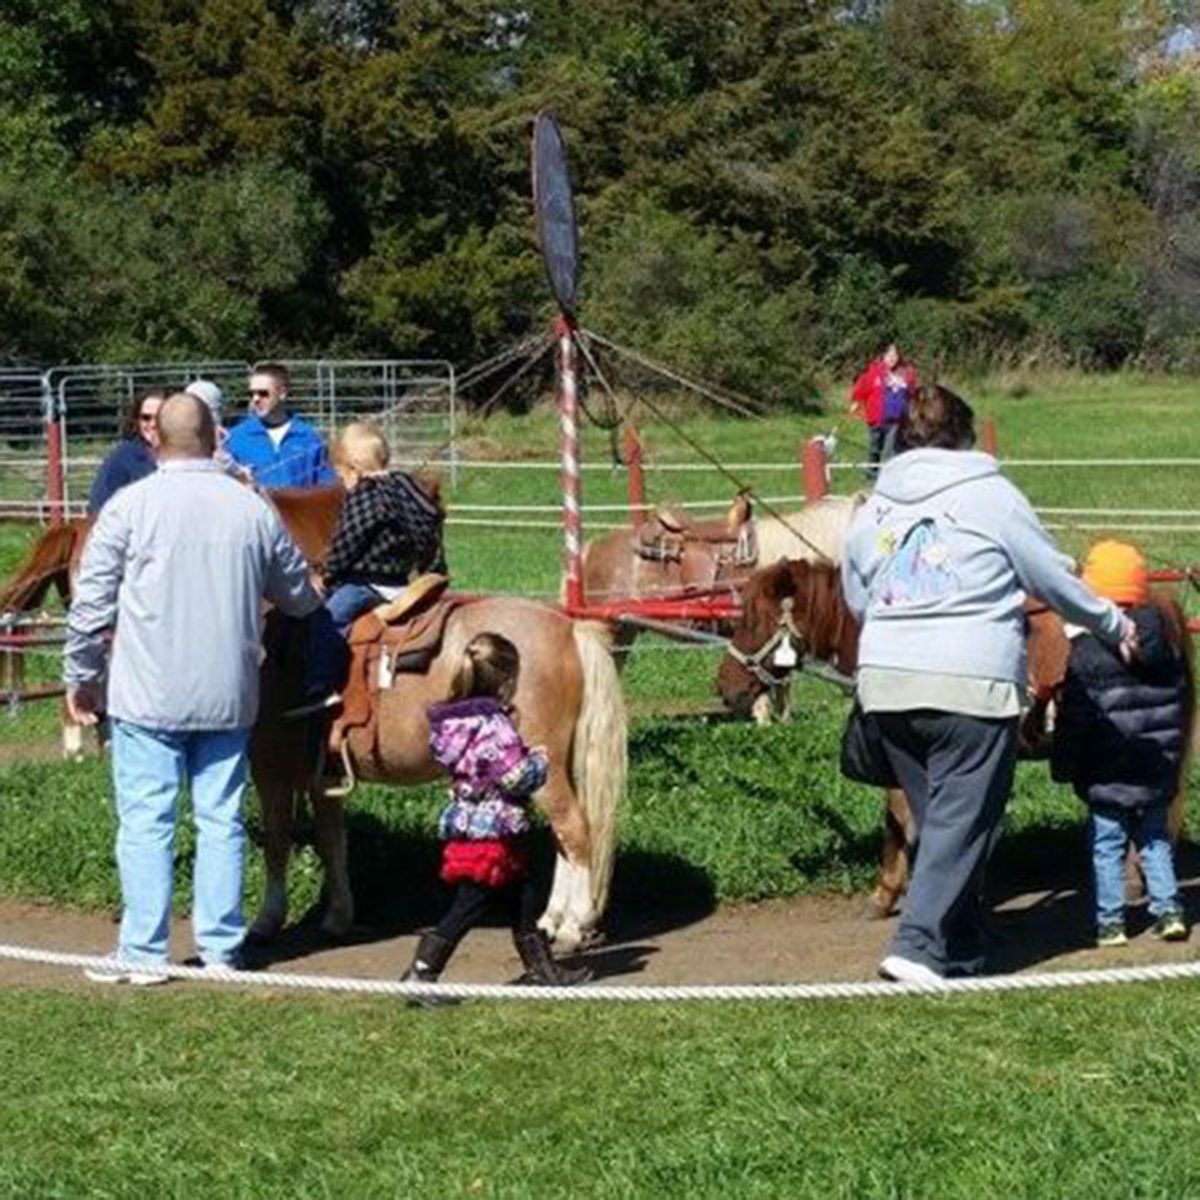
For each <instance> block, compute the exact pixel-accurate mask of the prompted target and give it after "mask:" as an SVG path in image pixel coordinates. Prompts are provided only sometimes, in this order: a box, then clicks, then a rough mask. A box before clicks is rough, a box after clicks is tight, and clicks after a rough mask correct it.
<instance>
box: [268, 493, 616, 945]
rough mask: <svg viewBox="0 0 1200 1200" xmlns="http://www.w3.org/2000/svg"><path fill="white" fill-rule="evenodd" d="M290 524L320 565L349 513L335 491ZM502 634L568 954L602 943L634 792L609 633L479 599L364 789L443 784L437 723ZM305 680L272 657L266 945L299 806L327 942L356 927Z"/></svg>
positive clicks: (381, 723) (309, 499)
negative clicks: (515, 677)
mask: <svg viewBox="0 0 1200 1200" xmlns="http://www.w3.org/2000/svg"><path fill="white" fill-rule="evenodd" d="M270 498H271V500H272V501H273V502H274V503H275V506H276V508H277V509H278V511H279V514H280V516H281V517H282V519H283V521H284V523H285V524H286V525H287V527H288V529H289V531H290V532H291V533H292V536H293V537H294V538H295V539H296V542H297V544H298V545H299V546H300V548H301V550H302V551H303V552H304V554H305V556H306V557H307V558H308V559H309V561H310V562H312V563H314V564H315V563H318V562H320V561H321V559H322V558H323V557H324V555H325V551H326V549H327V547H328V544H329V539H330V537H331V536H332V534H333V529H334V525H335V524H336V521H337V515H338V512H339V511H340V505H341V491H340V489H337V488H324V489H311V490H306V491H291V490H280V491H276V492H272V493H270ZM483 632H490V633H499V634H502V635H503V636H504V637H507V638H508V639H509V640H510V641H512V642H513V644H514V645H515V646H516V647H517V649H518V651H519V652H520V655H521V674H520V681H519V683H518V686H517V695H516V700H515V703H516V709H517V712H518V713H519V714H520V725H521V733H522V736H523V737H524V738H525V739H526V740H527V741H528V742H529V743H530V744H531V745H541V746H544V747H545V749H546V753H547V756H548V758H549V764H550V771H549V777H548V779H547V781H546V786H545V787H544V788H543V789H542V790H541V791H540V792H539V793H538V795H537V797H536V801H537V803H538V805H539V807H540V808H541V809H542V810H543V811H544V812H545V813H546V816H547V817H548V819H549V822H550V827H551V829H552V830H553V831H554V835H555V838H556V840H557V842H558V847H559V859H558V863H557V869H556V871H555V879H554V886H553V889H552V891H551V895H550V903H549V905H548V907H547V909H546V912H545V915H544V916H543V917H542V920H541V925H542V928H543V929H545V931H546V933H547V934H549V935H550V937H551V938H553V940H554V942H555V944H556V946H558V947H559V948H561V949H564V950H572V949H575V948H577V947H578V946H579V945H580V944H581V943H582V942H583V941H584V939H585V938H586V937H587V935H588V934H589V933H590V932H592V931H593V930H594V929H595V926H596V924H597V922H598V920H599V918H600V916H601V915H602V913H603V911H604V908H605V905H606V904H607V901H608V887H609V882H610V878H611V874H612V856H613V842H614V838H615V833H616V809H617V804H618V802H619V801H620V798H621V796H622V795H623V794H624V790H625V774H626V721H625V708H624V702H623V700H622V696H621V685H620V679H619V677H618V675H617V670H616V666H615V665H614V662H613V658H612V655H611V654H610V652H609V635H608V633H607V631H606V630H605V629H604V628H603V627H602V626H600V625H597V624H594V623H585V622H573V621H571V620H570V619H569V618H568V617H566V616H564V615H563V614H562V613H560V612H558V611H557V610H555V609H552V608H548V607H546V606H545V605H542V604H537V603H535V602H533V601H530V600H523V599H519V598H516V597H512V598H510V597H503V596H491V597H484V598H480V599H472V600H470V601H468V602H466V603H464V604H462V605H461V606H459V607H457V608H455V609H454V610H453V611H452V612H451V614H450V616H449V618H448V620H447V622H446V626H445V632H444V634H443V637H442V642H441V645H440V647H439V650H438V653H437V655H436V657H435V658H434V660H433V662H432V664H431V665H430V667H429V669H428V671H427V672H425V673H423V674H404V673H402V674H398V675H396V676H395V679H394V682H393V684H392V686H391V687H389V688H384V689H381V690H380V692H379V695H378V703H379V706H380V707H379V716H378V751H377V753H375V754H364V755H363V756H361V758H360V757H359V756H357V755H355V753H354V748H355V734H354V733H351V735H350V748H351V754H352V757H353V758H354V759H355V762H354V766H355V773H356V775H357V776H358V777H359V778H363V779H374V780H377V781H379V782H384V783H398V784H415V783H427V782H429V781H431V780H434V779H437V778H438V777H439V775H440V774H441V772H440V771H439V769H438V767H437V765H436V764H435V763H434V761H433V758H432V757H431V755H430V752H429V724H428V721H427V719H426V716H425V712H426V709H427V708H428V707H429V705H430V704H432V703H433V702H435V701H438V700H444V699H445V698H446V696H447V695H448V694H449V691H450V679H451V676H452V674H453V672H454V670H455V668H456V667H457V665H458V663H459V662H460V660H461V657H462V653H463V650H464V648H465V647H466V644H467V642H469V641H470V640H471V638H472V637H474V636H475V634H477V633H483ZM296 683H297V681H296V679H295V678H294V670H292V669H289V666H288V664H287V663H286V662H285V661H283V660H280V659H277V658H276V657H275V656H272V655H269V656H268V658H267V661H266V662H265V663H264V666H263V689H262V701H261V706H260V711H259V719H258V723H257V725H256V726H255V730H254V738H253V742H252V745H251V769H252V771H253V775H254V783H255V787H256V788H257V790H258V794H259V803H260V806H261V811H262V820H263V834H264V838H265V853H266V862H267V890H266V895H265V897H264V899H263V905H262V908H261V910H260V912H259V914H258V916H257V918H256V920H255V922H254V924H253V926H252V930H253V932H254V934H255V935H256V936H258V937H260V938H270V937H273V936H274V935H275V934H277V933H278V932H279V930H280V929H282V927H283V924H284V922H285V920H286V916H287V889H286V871H287V862H288V856H289V852H290V848H291V820H292V814H293V812H294V810H295V805H296V801H297V800H298V799H303V798H305V797H307V798H308V800H309V802H310V803H311V804H312V807H313V815H314V823H315V827H316V835H317V851H318V853H319V855H320V856H321V859H322V862H323V864H324V867H325V871H326V890H327V894H328V906H327V908H326V912H325V915H324V918H323V926H324V928H325V930H326V931H327V932H329V933H331V934H334V935H337V936H341V935H344V934H345V933H347V932H348V931H349V928H350V925H351V923H352V921H353V913H354V907H353V898H352V896H351V894H350V882H349V876H348V874H347V870H346V838H345V816H344V808H343V803H342V800H341V798H340V797H337V796H330V795H327V794H326V793H325V791H324V789H322V788H321V787H320V786H319V784H317V783H315V782H314V780H313V778H312V770H311V767H310V766H309V764H308V763H307V762H306V761H305V758H304V756H303V755H300V754H297V753H296V744H297V733H298V730H297V725H296V723H295V722H289V721H286V720H284V719H283V717H282V713H283V712H284V711H285V710H286V709H287V708H288V707H289V706H290V705H292V704H294V703H295V702H296V700H297V698H298V697H297V693H296V690H295V688H296Z"/></svg>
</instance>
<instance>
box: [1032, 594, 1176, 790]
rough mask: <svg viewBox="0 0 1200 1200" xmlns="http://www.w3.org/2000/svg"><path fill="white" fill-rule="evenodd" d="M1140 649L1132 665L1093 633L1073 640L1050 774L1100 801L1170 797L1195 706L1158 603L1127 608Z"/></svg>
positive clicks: (1051, 756) (1055, 731)
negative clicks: (1191, 706)
mask: <svg viewBox="0 0 1200 1200" xmlns="http://www.w3.org/2000/svg"><path fill="white" fill-rule="evenodd" d="M1129 616H1130V617H1131V618H1132V619H1133V621H1134V623H1135V624H1136V625H1137V628H1138V636H1139V638H1140V641H1141V651H1140V654H1139V655H1138V658H1137V659H1136V660H1135V661H1134V662H1133V663H1132V664H1128V665H1127V664H1126V663H1124V662H1123V661H1122V660H1121V656H1120V654H1119V653H1118V652H1117V649H1116V647H1115V646H1110V645H1107V644H1106V643H1104V642H1102V641H1100V640H1099V639H1098V638H1096V637H1093V636H1092V635H1091V634H1083V635H1081V636H1079V637H1076V638H1074V639H1073V640H1072V642H1071V656H1070V660H1069V662H1068V665H1067V677H1066V682H1065V683H1064V685H1063V691H1062V698H1061V702H1060V705H1059V713H1058V722H1057V724H1056V727H1055V730H1054V740H1053V745H1052V748H1051V752H1050V773H1051V775H1052V776H1053V777H1054V779H1056V780H1058V781H1059V782H1060V783H1071V784H1073V785H1074V787H1075V794H1076V795H1077V796H1079V798H1080V799H1081V800H1084V801H1086V802H1087V803H1088V804H1090V805H1093V806H1095V807H1101V808H1104V807H1118V808H1129V809H1140V808H1151V807H1154V806H1156V805H1162V804H1168V803H1169V802H1170V800H1171V798H1172V797H1173V796H1174V794H1175V788H1176V782H1177V779H1178V775H1179V764H1180V762H1181V760H1182V758H1183V754H1184V749H1185V746H1186V742H1187V736H1188V730H1187V728H1186V726H1187V721H1188V713H1189V709H1190V701H1189V689H1190V684H1189V680H1188V668H1187V660H1186V659H1185V657H1184V654H1183V651H1182V649H1180V648H1179V647H1178V646H1177V645H1176V644H1175V643H1174V641H1173V640H1172V639H1171V636H1170V634H1169V631H1168V629H1167V624H1166V621H1165V619H1164V618H1163V616H1162V614H1161V613H1160V612H1159V610H1158V609H1157V608H1155V607H1154V606H1153V605H1143V606H1139V607H1137V608H1133V609H1130V611H1129Z"/></svg>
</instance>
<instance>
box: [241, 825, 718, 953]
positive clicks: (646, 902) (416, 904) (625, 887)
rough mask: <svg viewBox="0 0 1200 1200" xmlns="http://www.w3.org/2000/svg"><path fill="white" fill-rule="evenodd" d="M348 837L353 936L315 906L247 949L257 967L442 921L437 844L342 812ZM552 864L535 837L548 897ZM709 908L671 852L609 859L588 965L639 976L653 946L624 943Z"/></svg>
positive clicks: (711, 898)
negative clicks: (339, 933)
mask: <svg viewBox="0 0 1200 1200" xmlns="http://www.w3.org/2000/svg"><path fill="white" fill-rule="evenodd" d="M346 837H347V854H348V860H349V864H350V887H351V891H352V892H353V895H354V902H355V916H356V923H355V926H354V928H353V929H352V930H351V932H350V934H349V935H348V936H347V937H344V938H338V939H333V938H331V937H330V936H329V935H328V934H327V933H325V931H324V930H322V928H321V917H322V915H323V912H324V900H323V899H322V901H321V902H319V903H318V904H315V905H313V906H312V907H311V908H310V909H309V910H308V911H307V912H306V913H304V915H303V916H302V917H301V918H300V919H299V920H298V921H296V922H295V923H294V924H292V925H290V926H288V927H287V928H286V929H285V930H284V931H283V933H282V934H281V935H280V936H279V937H278V938H276V939H275V940H274V941H273V942H272V943H270V944H269V945H266V944H261V943H259V944H256V945H255V946H254V953H255V957H256V959H257V960H258V961H259V962H260V963H261V965H264V966H265V965H268V964H271V963H276V962H286V961H291V960H295V959H301V958H305V957H307V956H308V955H310V954H314V953H317V952H318V951H321V950H324V949H328V948H329V947H330V946H331V945H335V944H336V945H369V944H371V943H375V942H382V941H388V940H391V939H393V938H396V937H401V936H405V935H410V934H415V933H417V932H420V931H421V930H423V929H427V928H429V927H430V926H432V925H435V924H436V923H437V921H438V920H439V919H440V918H441V916H442V915H443V914H444V913H445V911H446V909H447V907H448V906H449V904H450V900H451V895H452V892H451V889H450V888H448V887H446V886H445V885H444V884H442V883H441V882H440V881H439V878H438V871H439V867H440V865H441V843H440V842H439V841H438V840H437V838H435V837H433V836H432V835H426V834H417V833H412V832H408V831H404V830H398V829H396V828H395V827H394V826H391V825H388V824H385V823H384V822H383V821H381V820H379V819H378V818H377V817H376V816H374V815H373V814H371V813H366V812H361V811H360V812H354V811H351V812H348V813H347V814H346ZM554 861H555V852H554V844H553V842H552V840H551V838H550V835H549V832H548V831H547V830H545V829H537V830H535V831H534V835H533V849H532V862H533V878H534V884H535V886H536V887H537V889H538V891H539V893H540V894H541V895H542V896H543V897H547V898H548V897H549V894H550V885H551V882H552V872H553V869H554ZM715 908H716V894H715V891H714V888H713V885H712V881H711V880H710V879H709V877H708V875H707V873H706V872H704V871H703V870H701V869H699V868H697V867H695V866H693V865H692V864H690V863H688V862H685V861H684V860H683V859H681V858H679V857H677V856H675V855H671V854H654V853H646V852H642V851H637V850H634V851H625V852H624V853H621V854H620V855H618V857H617V860H616V865H615V869H614V872H613V885H612V896H611V901H610V904H609V909H608V912H607V914H606V915H605V918H604V921H603V935H604V936H603V937H602V938H601V940H600V942H598V943H597V944H598V945H603V944H604V942H608V943H613V945H612V946H611V948H609V949H603V950H599V951H596V952H593V953H591V954H589V956H588V960H587V961H588V965H589V966H591V967H592V968H593V969H594V970H595V971H596V974H597V976H602V975H606V974H613V973H621V974H627V973H630V972H632V971H635V970H638V969H640V967H639V963H640V962H641V961H643V960H644V958H645V956H646V955H647V954H649V953H653V952H654V947H650V946H636V945H631V944H629V943H634V942H637V941H639V940H641V939H644V938H648V937H654V936H657V935H660V934H663V933H668V932H670V931H671V930H674V929H679V928H683V927H685V926H688V925H691V924H694V923H695V922H697V921H700V920H703V918H704V917H706V916H708V915H709V914H710V913H712V912H713V911H714V909H715ZM485 924H487V925H490V926H496V927H501V928H502V927H504V926H505V925H506V924H507V917H506V915H505V914H504V913H503V912H501V911H497V912H496V913H495V914H493V915H492V916H491V917H490V918H489V919H488V920H487V921H486V922H485ZM616 943H620V945H619V946H617V945H616Z"/></svg>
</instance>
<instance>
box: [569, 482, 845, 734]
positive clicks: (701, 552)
mask: <svg viewBox="0 0 1200 1200" xmlns="http://www.w3.org/2000/svg"><path fill="white" fill-rule="evenodd" d="M862 500H863V497H862V496H826V497H824V498H823V499H821V500H816V501H813V502H812V503H811V504H809V505H807V506H806V507H805V508H803V509H801V510H799V511H798V512H790V513H785V514H783V515H782V516H779V517H754V516H752V515H751V512H750V505H749V500H748V498H747V497H746V496H745V495H742V496H739V497H737V499H736V500H735V501H734V503H733V506H732V507H731V508H730V509H729V512H728V513H727V515H726V516H725V518H724V519H723V520H717V521H704V522H697V523H693V522H690V521H687V520H684V519H681V518H680V517H679V516H678V515H677V514H674V513H664V512H663V511H662V510H660V511H659V512H656V513H655V515H654V518H653V520H654V521H655V522H659V523H661V522H663V521H665V522H667V524H668V527H669V528H670V529H672V530H675V529H677V530H678V532H677V533H668V534H667V538H673V539H674V540H673V553H663V552H662V550H661V549H656V546H657V545H658V543H657V542H656V540H655V539H654V538H653V537H651V538H648V537H647V536H646V531H645V529H644V528H643V529H638V528H635V527H632V526H630V527H628V528H623V529H615V530H612V531H611V532H609V533H606V534H604V535H603V536H601V537H598V538H595V539H593V540H592V541H589V542H587V543H586V544H585V546H584V548H583V586H584V594H585V596H586V597H587V599H588V600H589V601H590V602H593V603H600V604H603V603H605V602H606V601H611V600H628V599H639V600H641V599H650V598H654V597H658V596H664V595H680V594H685V593H687V592H688V591H696V592H703V591H706V590H709V589H711V588H713V587H731V588H737V587H739V586H740V585H741V584H742V583H743V582H744V581H745V580H746V579H748V578H749V577H750V575H751V573H752V572H753V570H754V569H755V568H756V567H764V566H768V565H770V564H771V563H774V562H779V561H780V560H782V559H785V558H791V559H805V560H807V561H810V562H816V561H819V560H828V561H830V562H837V561H838V559H839V558H840V557H841V552H842V543H843V542H844V541H845V539H846V534H847V532H848V530H849V528H850V523H851V521H853V519H854V514H855V512H856V511H857V510H858V508H859V506H860V505H861V504H862ZM739 533H740V534H741V540H740V541H737V542H735V541H734V538H735V537H736V536H737V535H739ZM662 540H663V541H666V540H667V539H666V538H664V539H662ZM639 632H640V629H639V627H638V626H637V625H635V624H633V623H631V622H616V623H615V624H614V628H613V642H614V645H613V649H614V653H615V654H616V656H617V663H618V665H619V666H624V664H625V660H626V656H627V655H628V653H629V651H630V649H631V648H632V646H633V643H634V641H635V640H636V639H637V636H638V634H639ZM720 632H723V633H728V632H729V631H728V629H724V630H721V631H720ZM789 703H790V700H789V693H788V691H787V689H786V688H784V687H779V688H775V689H772V690H769V691H766V692H764V693H763V695H762V696H761V697H760V698H759V699H758V700H757V701H756V702H755V705H754V716H755V719H756V720H757V721H758V722H759V723H760V724H766V723H768V722H770V721H771V720H772V719H773V718H782V719H786V717H787V714H788V710H789Z"/></svg>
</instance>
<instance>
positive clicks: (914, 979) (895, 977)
mask: <svg viewBox="0 0 1200 1200" xmlns="http://www.w3.org/2000/svg"><path fill="white" fill-rule="evenodd" d="M879 973H880V975H882V976H883V977H884V979H890V980H892V981H893V982H894V983H931V984H938V983H944V982H945V980H944V979H943V977H942V976H941V975H939V974H938V973H937V972H936V971H935V970H934V969H933V968H932V967H927V966H926V965H925V964H924V963H919V962H913V960H912V959H911V958H901V957H900V955H899V954H889V955H888V956H887V958H885V959H884V960H883V962H881V963H880V964H879Z"/></svg>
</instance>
